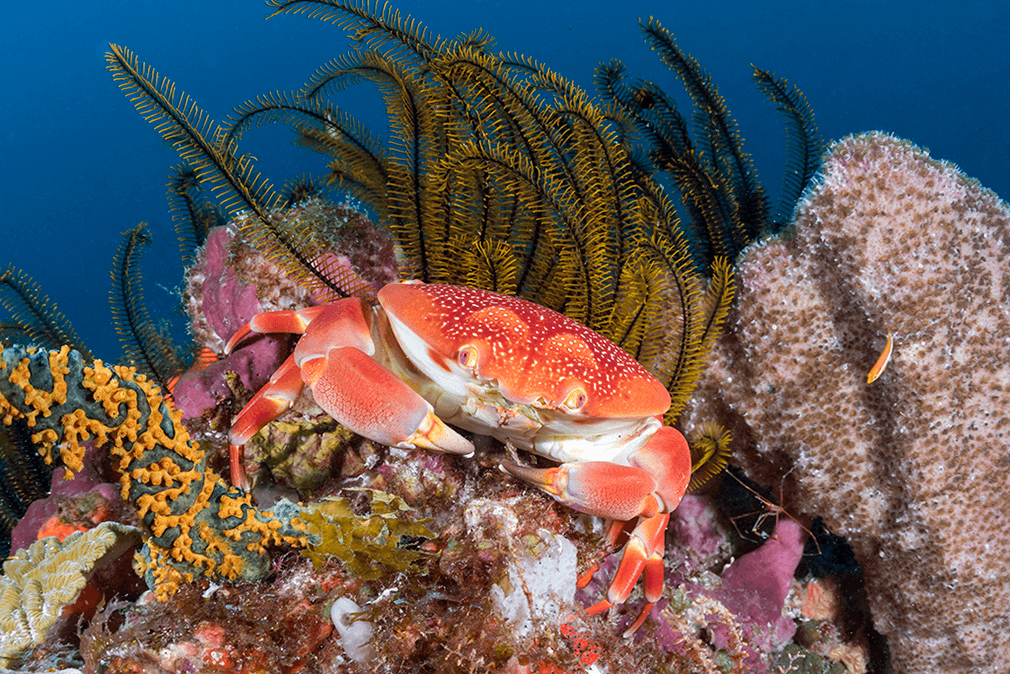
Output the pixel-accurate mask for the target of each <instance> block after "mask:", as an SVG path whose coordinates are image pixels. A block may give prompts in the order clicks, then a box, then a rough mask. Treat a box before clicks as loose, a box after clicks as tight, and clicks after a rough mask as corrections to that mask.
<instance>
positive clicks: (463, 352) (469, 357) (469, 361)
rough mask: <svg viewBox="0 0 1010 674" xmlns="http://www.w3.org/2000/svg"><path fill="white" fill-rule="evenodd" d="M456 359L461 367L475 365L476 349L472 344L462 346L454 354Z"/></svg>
mask: <svg viewBox="0 0 1010 674" xmlns="http://www.w3.org/2000/svg"><path fill="white" fill-rule="evenodd" d="M456 360H457V361H459V364H460V365H462V366H463V367H477V349H475V348H474V347H472V346H464V347H463V348H462V349H460V350H459V353H458V354H457V355H456Z"/></svg>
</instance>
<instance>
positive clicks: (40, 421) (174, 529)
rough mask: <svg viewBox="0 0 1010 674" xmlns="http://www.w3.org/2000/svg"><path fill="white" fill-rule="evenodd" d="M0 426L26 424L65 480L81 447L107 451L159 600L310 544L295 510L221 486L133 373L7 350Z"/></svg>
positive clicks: (255, 570) (139, 566) (144, 570)
mask: <svg viewBox="0 0 1010 674" xmlns="http://www.w3.org/2000/svg"><path fill="white" fill-rule="evenodd" d="M0 418H2V419H3V421H4V423H7V424H9V423H11V422H12V421H13V420H14V419H18V418H23V419H25V420H26V421H27V424H28V427H29V430H30V431H31V433H32V441H33V442H34V443H35V444H36V445H37V446H38V447H39V452H40V453H41V454H42V456H43V457H44V458H45V459H46V461H47V462H51V461H52V460H53V459H54V456H55V454H56V452H57V451H58V453H59V456H60V459H61V460H62V462H63V465H64V466H66V468H67V470H68V474H72V473H73V472H75V471H79V470H81V469H82V468H83V457H84V450H85V447H84V443H85V442H89V441H90V442H94V444H95V445H96V446H98V447H108V448H109V451H110V452H111V454H112V457H113V460H114V464H115V466H116V468H117V470H118V471H119V472H120V474H121V483H122V495H123V498H124V499H126V500H128V501H130V502H131V503H133V505H134V506H135V507H136V508H137V514H138V515H139V516H140V518H141V520H142V521H143V523H144V525H145V527H146V529H147V533H146V534H145V542H146V544H145V546H144V548H143V549H142V550H141V551H140V552H138V553H137V556H136V558H135V561H134V568H135V569H136V570H137V572H138V573H139V574H142V575H144V577H145V580H146V581H147V584H148V585H149V586H150V587H152V588H153V589H154V590H155V591H156V592H157V594H158V597H159V598H162V599H163V598H165V597H167V596H168V595H169V594H171V593H172V592H174V591H175V589H176V588H177V587H178V584H179V583H180V582H182V581H191V580H193V578H194V577H196V576H199V575H205V576H213V577H221V578H246V579H255V578H260V577H262V576H263V575H265V574H266V572H267V570H268V568H269V564H268V562H269V559H268V557H267V554H266V546H267V545H270V544H279V543H290V544H293V545H304V544H305V543H306V539H305V535H304V525H303V524H302V523H301V522H300V521H299V520H298V519H297V508H296V507H295V506H292V505H290V504H286V505H285V506H281V507H279V508H278V509H277V510H275V511H274V512H271V511H261V510H259V509H257V508H256V507H255V506H253V505H252V503H251V501H250V497H249V496H248V495H246V494H244V493H243V492H242V491H241V490H239V489H236V488H234V487H228V486H227V485H225V483H224V482H223V481H222V480H221V478H220V477H219V476H218V475H217V474H216V473H214V471H212V470H209V469H208V468H207V465H206V458H207V457H206V455H205V453H204V452H203V451H202V450H201V449H200V447H199V446H198V445H197V443H195V442H193V440H192V439H191V438H190V437H189V433H188V432H187V431H186V428H185V427H184V426H183V425H182V421H181V418H182V415H181V414H180V413H179V411H178V410H176V409H175V408H174V407H172V406H171V405H170V404H169V403H167V402H165V400H164V399H163V398H162V396H161V394H160V391H159V389H158V388H157V387H156V386H154V385H152V384H151V383H150V382H149V381H147V378H146V377H144V376H143V375H136V374H135V372H134V370H133V368H126V367H122V366H115V367H114V368H112V369H110V368H108V367H106V366H105V365H104V364H102V362H101V361H100V360H99V361H94V362H88V361H85V360H84V359H83V358H82V357H81V355H80V354H79V353H78V352H76V351H72V350H70V349H69V348H68V347H65V346H64V347H63V348H62V349H60V350H59V351H46V350H42V349H31V348H26V347H23V346H18V345H15V346H13V347H10V348H7V349H4V350H3V352H2V353H0ZM282 511H283V512H282Z"/></svg>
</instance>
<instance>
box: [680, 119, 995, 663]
mask: <svg viewBox="0 0 1010 674" xmlns="http://www.w3.org/2000/svg"><path fill="white" fill-rule="evenodd" d="M794 225H795V232H794V234H795V235H794V236H793V238H789V237H788V236H780V237H777V238H774V239H771V240H769V241H766V242H764V243H763V244H761V245H759V246H757V247H754V248H752V249H751V250H750V251H748V253H747V254H746V255H745V257H744V259H743V261H742V262H741V264H740V267H739V280H740V295H739V303H738V307H737V309H736V311H735V314H734V315H733V316H732V317H731V318H730V319H729V322H728V323H727V329H726V332H725V335H724V338H723V339H722V341H721V342H720V343H719V345H718V346H717V348H716V353H715V354H714V358H713V361H712V364H711V366H710V369H709V371H708V374H707V376H706V380H707V381H706V383H705V385H704V386H703V388H702V390H701V391H699V395H698V396H697V401H698V402H697V404H696V406H695V408H694V410H693V412H692V415H693V416H692V419H691V421H692V423H696V422H698V421H701V420H710V419H713V418H715V419H718V420H719V421H720V422H721V423H723V424H725V425H726V426H727V427H728V428H729V429H730V430H731V431H732V433H733V437H734V438H739V439H741V442H740V443H739V446H738V447H737V448H736V449H735V450H734V457H735V459H736V460H738V461H740V462H741V463H743V464H744V465H745V467H746V468H747V471H748V473H749V474H750V475H751V476H752V477H754V478H756V479H758V480H761V481H763V482H764V483H765V484H779V482H780V481H781V480H783V479H784V480H785V481H786V482H785V487H786V493H787V494H788V495H790V496H791V497H792V499H791V500H792V503H791V509H792V510H793V511H794V512H796V511H803V512H806V513H807V514H810V515H820V516H822V517H823V518H824V521H825V523H826V525H827V526H828V528H829V529H830V530H831V531H832V532H834V533H837V534H841V535H844V536H846V537H848V538H849V540H850V542H851V543H852V546H853V549H854V550H855V554H856V556H857V558H858V559H859V561H860V563H861V564H862V565H863V568H864V569H865V573H866V589H867V592H868V594H869V599H870V604H871V610H872V613H873V620H874V624H875V626H876V628H877V630H879V631H880V632H881V633H882V634H884V635H886V637H887V641H888V645H889V648H890V651H891V655H892V664H893V668H894V671H895V672H897V673H902V672H931V673H935V672H988V671H996V669H998V667H997V666H996V665H994V664H993V663H998V662H1003V663H1005V662H1006V661H1007V660H1008V659H1010V641H1008V640H1007V638H1006V632H1007V630H1008V628H1010V616H1008V614H1007V611H1006V606H1007V605H1008V603H1010V571H1008V569H1007V566H1006V564H1003V563H1001V561H1000V560H1004V559H1006V558H1007V557H1010V530H1008V528H1007V526H1006V520H1005V516H1006V515H1005V514H1006V513H1007V512H1008V511H1010V492H1008V491H1007V488H1006V487H1007V484H1008V482H1010V460H1008V456H1007V452H1006V446H1007V437H1008V433H1010V408H1008V404H1007V390H1008V388H1010V359H1008V358H1007V344H1008V343H1010V317H1008V315H1007V314H1008V311H1010V268H1008V267H1007V265H1006V255H1007V251H1008V250H1010V210H1008V208H1007V205H1006V204H1005V203H1004V202H1002V201H1001V200H1000V199H998V198H997V197H996V195H994V194H993V193H992V192H990V191H988V190H986V189H984V188H983V187H982V186H981V185H979V184H978V182H976V181H975V180H972V179H970V178H968V177H966V176H965V175H964V174H963V173H961V172H960V171H958V170H957V169H956V168H955V167H954V166H952V165H951V164H948V163H944V162H940V161H936V160H934V159H931V158H930V157H929V154H928V153H927V152H926V151H925V150H923V149H921V148H918V147H916V146H915V145H913V144H912V143H910V142H907V141H903V140H900V139H898V138H895V137H893V136H889V135H887V134H882V133H868V134H863V135H858V136H853V137H848V138H845V139H843V140H841V141H838V142H836V143H835V144H834V146H833V147H832V150H831V152H830V154H829V156H828V157H827V159H826V161H825V164H824V166H823V168H822V171H821V174H820V177H819V180H818V181H817V184H816V185H814V186H813V188H812V189H811V190H810V191H809V192H808V193H807V194H806V196H805V198H804V199H803V200H802V202H801V203H800V204H799V206H798V208H797V212H796V217H795V221H794ZM888 333H891V334H893V337H894V350H893V355H892V357H891V360H890V364H889V366H888V367H887V369H886V371H885V372H884V373H883V375H882V376H881V377H880V378H879V379H878V380H877V381H875V382H873V383H867V371H868V370H869V369H870V367H871V365H872V364H873V363H874V360H875V359H876V358H877V354H878V353H880V351H881V349H882V348H883V346H884V344H885V336H886V335H887V334H888ZM790 471H791V472H790ZM787 476H788V477H787Z"/></svg>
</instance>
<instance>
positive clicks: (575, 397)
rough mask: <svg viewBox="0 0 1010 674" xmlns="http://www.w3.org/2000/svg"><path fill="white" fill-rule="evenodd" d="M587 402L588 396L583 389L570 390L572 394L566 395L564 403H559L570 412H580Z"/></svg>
mask: <svg viewBox="0 0 1010 674" xmlns="http://www.w3.org/2000/svg"><path fill="white" fill-rule="evenodd" d="M588 400H589V396H588V395H587V394H586V390H585V389H583V388H576V389H572V392H571V393H569V394H568V397H567V398H565V402H563V403H561V404H562V405H564V406H565V407H567V408H568V409H570V410H580V409H582V408H583V407H584V406H585V404H586V402H587V401H588Z"/></svg>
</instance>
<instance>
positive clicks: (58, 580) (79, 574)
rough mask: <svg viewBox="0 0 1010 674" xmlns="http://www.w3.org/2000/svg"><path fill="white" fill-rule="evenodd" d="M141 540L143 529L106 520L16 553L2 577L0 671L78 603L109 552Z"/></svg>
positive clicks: (36, 641)
mask: <svg viewBox="0 0 1010 674" xmlns="http://www.w3.org/2000/svg"><path fill="white" fill-rule="evenodd" d="M139 541H140V530H139V529H136V528H134V527H130V526H126V525H124V524H119V523H117V522H103V523H102V524H100V525H98V526H97V527H95V528H94V529H91V530H90V531H81V532H75V533H72V534H70V535H69V536H67V537H66V539H65V540H64V541H63V542H62V543H60V541H59V539H57V538H43V539H42V540H40V541H36V542H35V543H33V544H32V545H31V547H30V548H28V549H27V550H18V551H17V552H16V553H15V554H14V556H13V557H12V558H10V559H9V560H7V561H6V562H5V563H4V565H3V570H4V573H3V576H2V577H0V667H9V666H10V665H11V664H12V661H11V658H12V657H13V656H14V655H16V654H17V653H19V652H20V651H23V650H24V649H26V648H28V647H29V646H31V645H32V644H40V643H42V641H43V640H44V639H45V636H46V631H47V630H48V629H49V628H50V627H51V626H52V625H53V623H55V622H56V619H57V618H58V617H59V615H60V610H61V609H62V608H63V607H64V606H67V605H68V604H71V603H73V602H74V600H75V599H76V598H77V595H78V593H80V591H81V590H82V589H83V588H84V586H85V585H86V584H87V581H88V576H89V575H90V573H91V572H92V570H94V568H95V566H96V565H97V564H98V562H99V561H100V560H101V559H102V558H103V557H105V556H106V555H107V554H110V553H112V554H115V552H116V551H117V550H118V551H122V550H123V549H124V548H125V546H128V545H132V544H136V543H137V542H139Z"/></svg>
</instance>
